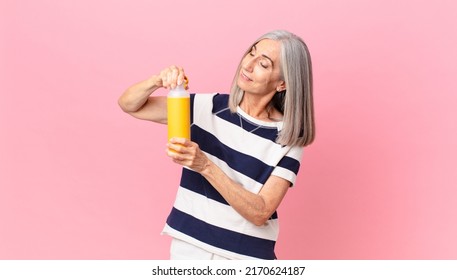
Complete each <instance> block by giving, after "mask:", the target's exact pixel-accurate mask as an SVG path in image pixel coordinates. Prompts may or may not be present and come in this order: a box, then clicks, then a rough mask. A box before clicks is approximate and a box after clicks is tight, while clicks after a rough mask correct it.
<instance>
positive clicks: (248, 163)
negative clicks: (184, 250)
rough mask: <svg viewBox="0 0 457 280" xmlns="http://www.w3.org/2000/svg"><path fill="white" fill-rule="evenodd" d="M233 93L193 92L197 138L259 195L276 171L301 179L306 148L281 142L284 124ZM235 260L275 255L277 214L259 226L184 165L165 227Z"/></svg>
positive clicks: (233, 176)
mask: <svg viewBox="0 0 457 280" xmlns="http://www.w3.org/2000/svg"><path fill="white" fill-rule="evenodd" d="M228 98H229V96H228V95H227V94H192V95H191V122H192V126H191V139H192V141H194V142H196V143H197V144H198V145H199V147H200V149H201V150H202V151H203V152H204V153H205V154H206V156H207V157H208V158H209V159H210V160H211V161H213V162H214V163H215V164H216V165H217V166H219V168H221V169H222V170H223V171H224V173H225V174H227V176H229V177H230V178H231V179H232V180H233V181H235V182H237V183H239V184H240V185H242V186H243V187H244V188H246V189H247V190H249V191H251V192H253V193H258V192H259V191H260V189H261V188H262V186H263V184H264V183H265V182H266V181H267V179H268V178H269V177H270V176H271V175H275V176H278V177H281V178H284V179H286V180H288V181H290V182H291V183H292V184H294V182H295V178H296V176H297V173H298V170H299V167H300V160H301V155H302V152H303V147H289V146H281V145H280V144H277V143H276V142H275V139H276V137H277V135H278V132H279V131H280V129H281V126H282V122H263V121H259V120H257V119H255V118H253V117H251V116H249V115H248V114H247V113H245V112H244V111H242V110H241V108H239V107H238V110H237V113H236V114H233V113H231V112H230V110H229V108H228ZM163 233H164V234H168V235H170V236H172V237H174V238H178V239H181V240H183V241H186V242H188V243H191V244H193V245H195V246H198V247H201V248H202V249H205V250H207V251H209V252H212V253H214V254H218V255H221V256H224V257H227V258H230V259H275V258H276V256H275V253H274V247H275V243H276V240H277V238H278V234H279V224H278V216H277V214H276V212H275V213H274V214H273V215H272V217H271V218H270V219H269V220H268V221H267V223H266V224H264V225H262V226H256V225H254V224H252V223H251V222H249V221H248V220H246V219H245V218H243V217H242V216H241V215H240V214H238V212H236V211H235V210H234V209H233V208H232V207H231V206H230V205H229V204H228V203H227V201H225V199H224V198H223V197H222V196H221V195H220V194H219V193H218V192H217V190H216V189H214V187H213V186H211V184H210V183H209V182H208V181H207V180H206V179H205V178H204V177H203V176H202V175H200V174H199V173H197V172H194V171H192V170H191V169H189V168H183V171H182V177H181V182H180V187H179V188H178V193H177V196H176V201H175V203H174V206H173V209H172V211H171V213H170V215H169V217H168V219H167V224H166V225H165V228H164V230H163Z"/></svg>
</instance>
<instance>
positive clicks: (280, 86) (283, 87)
mask: <svg viewBox="0 0 457 280" xmlns="http://www.w3.org/2000/svg"><path fill="white" fill-rule="evenodd" d="M284 90H286V82H284V81H279V82H278V85H277V86H276V91H277V92H280V91H284Z"/></svg>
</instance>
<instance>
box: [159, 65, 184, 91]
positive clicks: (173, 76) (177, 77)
mask: <svg viewBox="0 0 457 280" xmlns="http://www.w3.org/2000/svg"><path fill="white" fill-rule="evenodd" d="M159 76H160V77H161V79H162V86H163V87H164V88H166V89H174V88H176V86H178V85H181V84H182V83H183V82H184V81H185V79H186V76H185V74H184V69H183V68H182V67H178V66H175V65H172V66H170V67H168V68H165V69H164V70H162V72H160V75H159Z"/></svg>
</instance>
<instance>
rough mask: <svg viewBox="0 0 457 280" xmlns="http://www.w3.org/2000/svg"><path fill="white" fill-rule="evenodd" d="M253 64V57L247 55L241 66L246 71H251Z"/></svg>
mask: <svg viewBox="0 0 457 280" xmlns="http://www.w3.org/2000/svg"><path fill="white" fill-rule="evenodd" d="M254 64H255V57H249V56H247V57H246V58H245V59H244V63H243V68H244V69H245V70H246V71H249V72H252V70H253V69H254Z"/></svg>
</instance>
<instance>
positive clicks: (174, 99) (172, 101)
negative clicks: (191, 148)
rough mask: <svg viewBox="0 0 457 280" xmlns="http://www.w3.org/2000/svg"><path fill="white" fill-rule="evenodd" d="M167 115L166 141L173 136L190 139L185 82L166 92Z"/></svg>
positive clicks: (188, 98) (188, 106) (188, 109)
mask: <svg viewBox="0 0 457 280" xmlns="http://www.w3.org/2000/svg"><path fill="white" fill-rule="evenodd" d="M186 82H187V81H186ZM167 117H168V141H170V139H171V138H173V137H182V138H187V139H190V96H189V93H188V92H187V90H186V89H185V83H183V84H181V85H178V86H177V87H176V88H174V89H172V90H170V92H169V93H168V96H167Z"/></svg>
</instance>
